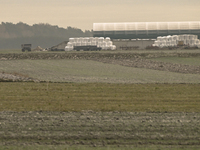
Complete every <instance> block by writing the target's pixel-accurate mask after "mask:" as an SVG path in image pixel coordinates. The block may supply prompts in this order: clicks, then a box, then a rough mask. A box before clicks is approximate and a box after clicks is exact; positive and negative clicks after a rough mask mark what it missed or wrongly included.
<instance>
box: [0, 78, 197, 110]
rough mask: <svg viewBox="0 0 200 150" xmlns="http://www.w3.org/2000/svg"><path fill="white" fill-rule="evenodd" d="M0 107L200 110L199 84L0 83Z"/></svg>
mask: <svg viewBox="0 0 200 150" xmlns="http://www.w3.org/2000/svg"><path fill="white" fill-rule="evenodd" d="M0 87H1V89H0V99H1V102H0V105H1V107H0V111H40V110H43V111H82V110H93V111H131V112H200V109H199V108H200V84H108V83H105V84H103V83H85V84H84V83H22V82H20V83H12V82H11V83H0Z"/></svg>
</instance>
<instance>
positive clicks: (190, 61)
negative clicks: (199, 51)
mask: <svg viewBox="0 0 200 150" xmlns="http://www.w3.org/2000/svg"><path fill="white" fill-rule="evenodd" d="M151 60H155V61H161V62H168V63H176V64H184V65H194V66H200V58H199V57H196V58H195V57H193V58H191V57H189V58H183V57H161V58H152V59H151Z"/></svg>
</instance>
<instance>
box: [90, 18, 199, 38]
mask: <svg viewBox="0 0 200 150" xmlns="http://www.w3.org/2000/svg"><path fill="white" fill-rule="evenodd" d="M181 34H193V35H197V36H198V37H200V22H199V21H196V22H129V23H94V24H93V36H94V37H110V38H111V39H156V38H157V37H158V36H168V35H181Z"/></svg>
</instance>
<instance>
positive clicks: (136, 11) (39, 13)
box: [0, 0, 200, 31]
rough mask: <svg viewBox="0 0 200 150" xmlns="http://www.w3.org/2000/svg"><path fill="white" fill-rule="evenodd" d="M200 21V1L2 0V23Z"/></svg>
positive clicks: (89, 24)
mask: <svg viewBox="0 0 200 150" xmlns="http://www.w3.org/2000/svg"><path fill="white" fill-rule="evenodd" d="M170 21H177V22H179V21H200V0H0V22H11V23H18V22H23V23H27V24H29V25H33V24H38V23H48V24H51V25H58V26H59V27H63V28H67V27H68V26H71V27H76V28H80V29H82V30H83V31H84V30H92V28H93V23H113V22H170Z"/></svg>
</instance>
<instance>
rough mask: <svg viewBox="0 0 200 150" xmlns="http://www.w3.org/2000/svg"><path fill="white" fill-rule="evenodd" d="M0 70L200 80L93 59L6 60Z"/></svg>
mask: <svg viewBox="0 0 200 150" xmlns="http://www.w3.org/2000/svg"><path fill="white" fill-rule="evenodd" d="M0 71H1V72H8V73H20V74H23V75H25V76H29V77H32V78H37V79H39V80H41V81H52V82H106V83H200V76H199V75H198V74H181V73H174V72H167V71H158V70H151V69H143V68H132V67H126V66H121V65H115V64H105V63H102V62H96V61H91V60H68V59H60V60H6V61H1V63H0Z"/></svg>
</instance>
